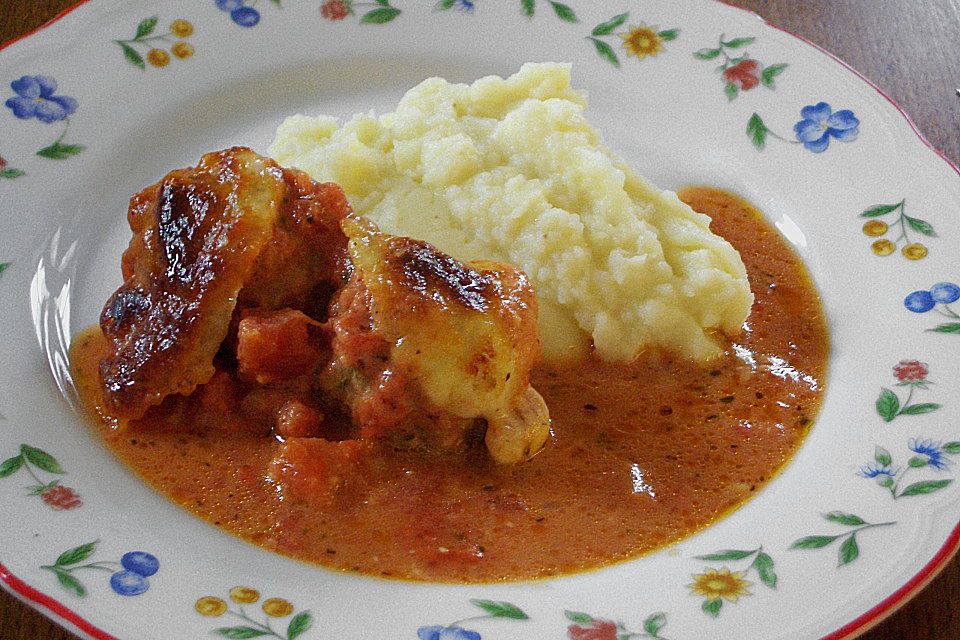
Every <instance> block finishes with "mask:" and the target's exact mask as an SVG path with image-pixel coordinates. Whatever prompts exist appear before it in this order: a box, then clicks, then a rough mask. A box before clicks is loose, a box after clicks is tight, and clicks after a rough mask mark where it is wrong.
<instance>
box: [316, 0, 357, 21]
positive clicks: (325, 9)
mask: <svg viewBox="0 0 960 640" xmlns="http://www.w3.org/2000/svg"><path fill="white" fill-rule="evenodd" d="M320 15H321V16H323V17H324V18H326V19H327V20H343V19H344V18H346V17H347V16H348V15H350V7H349V6H347V3H346V2H344V0H327V1H326V2H324V3H323V4H322V5H321V6H320Z"/></svg>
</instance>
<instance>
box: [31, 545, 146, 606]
mask: <svg viewBox="0 0 960 640" xmlns="http://www.w3.org/2000/svg"><path fill="white" fill-rule="evenodd" d="M98 542H99V541H98V540H94V541H93V542H88V543H86V544H82V545H80V546H77V547H73V548H72V549H68V550H66V551H64V552H63V553H61V554H60V556H59V557H58V558H57V559H56V561H55V562H54V563H53V564H48V565H44V566H42V567H40V568H41V569H44V570H46V571H50V572H52V573H53V574H54V575H56V576H57V580H58V581H59V582H60V586H62V587H63V588H64V589H66V590H67V591H71V592H73V593H74V594H75V595H77V596H78V597H81V598H82V597H84V596H86V595H87V588H86V586H85V585H84V584H83V582H81V581H80V579H79V578H77V576H76V575H74V573H75V572H77V571H100V572H105V573H109V574H110V578H109V580H108V584H109V585H110V588H111V589H112V590H113V591H114V593H116V594H118V595H121V596H138V595H140V594H142V593H144V592H146V591H147V590H148V589H149V588H150V580H149V578H150V577H151V576H153V575H156V573H157V572H158V571H159V570H160V561H159V560H157V558H156V556H154V555H153V554H150V553H147V552H146V551H128V552H127V553H125V554H123V555H122V556H121V557H120V562H110V561H100V562H85V561H86V560H88V559H89V558H90V556H92V555H93V553H94V552H95V551H96V549H97V544H98ZM81 563H83V564H81Z"/></svg>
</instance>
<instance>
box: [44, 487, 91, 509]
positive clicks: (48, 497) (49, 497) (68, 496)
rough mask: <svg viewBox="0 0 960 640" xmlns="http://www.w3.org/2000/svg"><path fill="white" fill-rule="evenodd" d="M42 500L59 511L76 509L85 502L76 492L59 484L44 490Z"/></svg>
mask: <svg viewBox="0 0 960 640" xmlns="http://www.w3.org/2000/svg"><path fill="white" fill-rule="evenodd" d="M40 498H41V499H42V500H43V501H44V502H46V503H47V504H48V505H50V507H51V508H52V509H56V510H57V511H66V510H68V509H76V508H77V507H79V506H80V505H82V504H83V501H82V500H81V499H80V496H78V495H77V492H76V491H74V490H73V489H71V488H70V487H64V486H62V485H59V484H57V485H54V486H52V487H49V488H47V489H44V490H43V492H42V493H41V494H40Z"/></svg>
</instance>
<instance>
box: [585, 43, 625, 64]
mask: <svg viewBox="0 0 960 640" xmlns="http://www.w3.org/2000/svg"><path fill="white" fill-rule="evenodd" d="M590 41H591V42H593V46H594V47H596V49H597V53H599V54H600V57H601V58H603V59H604V60H606V61H607V62H609V63H610V64H612V65H613V66H615V67H619V66H620V59H619V58H618V57H617V53H616V52H615V51H614V50H613V47H611V46H610V45H609V44H607V43H606V42H604V41H603V40H597V39H596V38H590Z"/></svg>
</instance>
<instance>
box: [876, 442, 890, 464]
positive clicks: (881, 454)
mask: <svg viewBox="0 0 960 640" xmlns="http://www.w3.org/2000/svg"><path fill="white" fill-rule="evenodd" d="M873 459H874V460H876V461H877V464H879V465H883V466H884V467H887V466H890V465H891V464H893V456H892V455H890V452H889V451H887V450H886V449H884V448H883V447H880V446H877V447H876V448H875V449H874V450H873Z"/></svg>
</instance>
